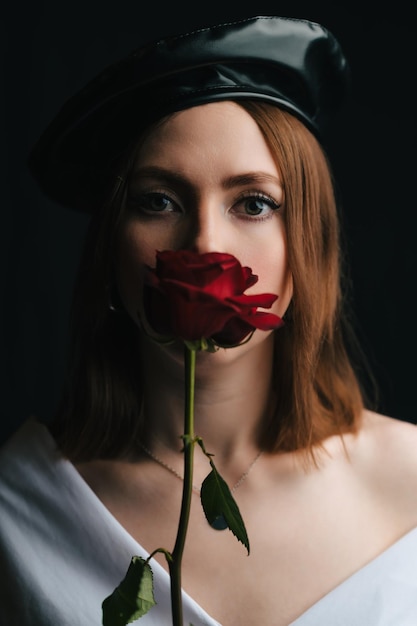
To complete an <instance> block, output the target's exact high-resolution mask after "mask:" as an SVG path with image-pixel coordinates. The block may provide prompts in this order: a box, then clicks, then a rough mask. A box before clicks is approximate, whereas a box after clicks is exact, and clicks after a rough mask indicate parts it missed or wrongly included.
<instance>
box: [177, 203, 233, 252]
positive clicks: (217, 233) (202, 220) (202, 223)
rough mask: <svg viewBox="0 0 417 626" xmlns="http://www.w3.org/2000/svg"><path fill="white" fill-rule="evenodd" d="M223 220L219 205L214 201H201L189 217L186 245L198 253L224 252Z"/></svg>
mask: <svg viewBox="0 0 417 626" xmlns="http://www.w3.org/2000/svg"><path fill="white" fill-rule="evenodd" d="M223 221H224V220H222V215H221V208H220V207H218V206H216V205H215V204H214V203H212V204H209V203H201V204H200V205H199V206H198V207H196V208H195V210H194V211H193V214H192V218H191V219H190V228H189V231H188V237H187V239H188V240H187V242H186V247H187V248H188V249H190V250H192V251H193V252H198V253H199V254H204V253H206V252H225V250H224V243H225V242H224V236H225V232H224V226H225V225H224V223H223Z"/></svg>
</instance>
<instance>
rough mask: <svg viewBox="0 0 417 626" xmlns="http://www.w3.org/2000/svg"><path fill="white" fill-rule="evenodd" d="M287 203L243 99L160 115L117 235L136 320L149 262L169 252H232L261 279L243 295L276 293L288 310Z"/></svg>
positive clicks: (124, 290)
mask: <svg viewBox="0 0 417 626" xmlns="http://www.w3.org/2000/svg"><path fill="white" fill-rule="evenodd" d="M283 201H284V197H283V190H282V186H281V181H280V176H279V173H278V171H277V167H276V165H275V163H274V160H273V158H272V155H271V153H270V150H269V148H268V146H267V144H266V142H265V140H264V138H263V136H262V134H261V132H260V130H259V128H258V126H257V124H256V123H255V121H254V120H253V119H252V118H251V117H250V115H249V114H248V113H247V112H246V111H244V110H243V109H242V108H241V107H239V106H238V105H237V104H235V103H233V102H218V103H211V104H206V105H202V106H198V107H194V108H191V109H188V110H185V111H181V112H179V113H176V114H174V115H173V116H170V117H169V118H167V119H166V120H164V121H163V122H162V123H161V124H160V125H158V126H157V127H156V128H155V129H154V130H153V131H152V133H150V134H149V135H148V136H147V137H146V138H145V140H144V141H143V142H142V143H141V145H140V149H139V152H138V155H137V159H136V162H135V165H134V169H133V173H132V176H131V179H130V182H129V189H128V200H127V207H126V216H125V219H124V222H123V225H122V228H121V233H120V239H119V259H118V287H119V291H120V295H121V298H122V301H123V303H124V305H125V307H126V309H127V310H128V312H129V314H130V315H131V316H132V318H133V319H134V320H137V311H138V308H139V300H140V297H141V289H140V285H141V277H142V271H143V267H144V265H145V264H146V265H150V266H154V265H155V253H156V250H167V249H170V250H173V249H191V250H195V251H197V252H200V253H205V252H227V253H229V254H233V255H234V256H235V257H236V258H237V259H238V260H239V261H240V263H241V264H242V265H246V266H249V267H251V268H252V271H253V273H254V274H257V275H258V277H259V280H258V282H257V283H256V285H254V286H253V287H252V288H251V289H249V290H248V291H247V292H246V293H266V292H268V293H274V294H277V295H278V296H279V297H278V300H277V301H276V302H275V304H274V305H273V308H271V309H270V311H271V312H273V313H276V314H278V315H280V316H281V317H282V316H283V314H284V313H285V311H286V309H287V307H288V304H289V302H290V299H291V294H292V279H291V274H290V271H289V268H288V262H287V250H286V235H285V227H284V220H283V211H284V204H283ZM257 332H260V331H257ZM255 334H256V333H255Z"/></svg>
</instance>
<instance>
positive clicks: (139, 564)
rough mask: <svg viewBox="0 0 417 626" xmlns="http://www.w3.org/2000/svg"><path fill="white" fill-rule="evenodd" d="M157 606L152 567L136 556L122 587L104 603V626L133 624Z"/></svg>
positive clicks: (121, 584) (117, 588)
mask: <svg viewBox="0 0 417 626" xmlns="http://www.w3.org/2000/svg"><path fill="white" fill-rule="evenodd" d="M155 604H156V602H155V598H154V595H153V575H152V570H151V566H150V565H149V563H148V562H147V561H145V560H144V559H142V558H141V557H139V556H134V557H132V560H131V562H130V565H129V568H128V570H127V573H126V576H125V577H124V579H123V580H122V582H121V583H120V585H119V586H118V587H116V589H115V590H114V591H113V593H112V594H111V595H110V596H108V597H107V598H106V599H105V600H104V601H103V603H102V609H103V626H125V625H126V624H131V623H132V622H134V621H135V620H137V619H138V618H139V617H142V616H143V615H145V613H147V612H148V611H149V609H151V608H152V607H153V606H154V605H155Z"/></svg>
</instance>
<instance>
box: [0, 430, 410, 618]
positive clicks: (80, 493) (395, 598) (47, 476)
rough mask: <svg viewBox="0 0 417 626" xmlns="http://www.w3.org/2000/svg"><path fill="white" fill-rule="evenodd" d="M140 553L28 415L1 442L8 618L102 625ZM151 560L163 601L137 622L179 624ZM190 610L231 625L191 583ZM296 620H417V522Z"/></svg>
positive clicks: (0, 561)
mask: <svg viewBox="0 0 417 626" xmlns="http://www.w3.org/2000/svg"><path fill="white" fill-rule="evenodd" d="M416 497H417V494H416ZM134 555H137V556H142V557H144V558H147V556H148V553H147V552H146V550H144V549H143V548H142V546H141V545H140V544H138V543H137V542H136V541H135V540H134V539H133V537H131V535H129V533H128V532H127V531H126V530H125V529H124V528H123V527H122V526H121V524H119V522H118V521H117V520H116V519H115V518H114V517H113V516H112V515H111V513H110V512H109V511H108V509H106V507H105V506H104V505H103V504H102V502H101V501H100V500H99V499H98V498H97V496H96V495H95V494H94V492H93V491H92V490H91V489H90V487H89V486H88V485H87V484H86V483H85V481H84V480H83V479H82V478H81V476H80V475H79V473H78V472H77V470H76V469H75V467H74V466H73V465H72V464H71V463H70V462H69V461H66V460H64V459H62V458H61V457H60V456H59V455H58V454H57V451H56V449H55V445H54V442H53V439H52V438H51V436H50V435H49V432H48V430H47V429H46V428H45V426H43V425H42V424H40V423H39V422H37V421H36V420H34V419H30V420H28V421H26V422H25V423H24V424H23V425H22V426H21V427H20V428H19V430H18V431H17V432H16V433H15V434H14V435H13V436H12V438H11V439H10V440H9V441H8V442H7V444H6V445H5V446H3V448H2V449H1V450H0V578H1V580H0V626H101V624H102V613H101V604H102V602H103V600H104V598H106V597H107V596H108V595H110V594H111V593H112V592H113V590H114V589H115V587H116V586H117V585H118V584H119V583H120V581H121V580H122V579H123V577H124V575H125V573H126V570H127V568H128V565H129V563H130V560H131V557H132V556H134ZM150 564H151V567H152V571H153V576H154V592H155V600H156V602H157V604H156V606H154V607H153V608H152V609H151V610H150V611H149V612H148V613H147V614H146V615H145V616H143V617H142V618H140V619H139V620H137V621H136V622H135V624H137V625H138V626H139V625H140V626H170V625H171V624H172V618H171V603H170V579H169V575H168V573H167V572H166V571H165V570H164V569H163V567H161V565H159V563H158V562H157V561H155V560H154V559H152V560H151V562H150ZM183 610H184V625H185V626H188V625H189V624H193V626H221V625H220V624H219V622H217V621H216V620H214V619H213V618H212V617H210V616H209V615H208V614H207V613H206V612H205V611H204V610H203V609H202V608H201V607H200V606H199V605H198V604H197V603H196V602H194V600H193V599H192V598H191V597H190V596H189V595H188V594H187V593H185V592H183ZM236 626H238V625H236ZM265 626H273V624H266V625H265ZM289 626H417V528H416V529H415V530H412V531H411V532H409V533H408V534H406V535H405V536H404V537H402V538H401V539H400V540H399V541H397V542H396V543H395V544H394V545H393V546H391V547H390V548H389V549H387V550H386V551H385V552H383V553H382V554H381V555H380V556H378V557H377V558H376V559H374V560H373V561H371V562H370V563H369V564H368V565H366V566H365V567H363V568H362V569H360V570H359V571H358V572H357V573H356V574H354V575H353V576H351V577H350V578H348V579H347V580H346V581H345V582H343V583H342V584H341V585H339V586H338V587H336V588H335V589H334V590H333V591H331V592H330V593H328V594H327V595H326V596H324V597H323V598H322V599H321V600H319V601H318V602H317V603H316V604H314V606H312V607H311V608H310V609H309V610H308V611H306V612H305V613H304V614H303V615H302V616H301V617H299V618H298V619H296V620H295V621H294V622H292V624H290V625H289Z"/></svg>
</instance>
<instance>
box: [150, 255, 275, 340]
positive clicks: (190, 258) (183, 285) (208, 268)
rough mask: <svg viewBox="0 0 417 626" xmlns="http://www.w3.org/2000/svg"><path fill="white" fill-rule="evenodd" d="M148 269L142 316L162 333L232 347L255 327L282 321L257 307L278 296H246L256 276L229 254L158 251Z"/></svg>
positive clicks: (266, 305)
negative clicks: (210, 341) (153, 262)
mask: <svg viewBox="0 0 417 626" xmlns="http://www.w3.org/2000/svg"><path fill="white" fill-rule="evenodd" d="M147 270H148V272H147V279H146V286H145V312H146V317H147V319H148V321H149V323H150V325H151V326H152V327H153V328H154V330H156V331H157V332H158V333H161V334H163V335H170V336H172V335H174V336H175V337H179V338H181V339H183V340H185V341H199V340H201V339H209V340H212V341H214V342H215V343H216V344H217V345H221V346H232V345H236V344H238V343H240V342H242V341H243V339H245V338H246V337H247V336H248V335H249V334H250V333H252V332H253V331H254V330H255V329H256V328H259V329H261V330H272V329H275V328H278V327H279V326H281V325H282V324H283V321H282V320H281V318H280V317H278V316H277V315H274V314H272V313H265V312H261V311H258V310H257V308H258V307H263V308H270V307H271V306H272V304H273V303H274V302H275V300H276V299H277V298H278V296H276V295H274V294H268V293H264V294H259V295H245V294H244V292H245V291H246V289H248V288H249V287H251V286H252V285H254V284H255V283H256V282H257V281H258V277H257V276H255V275H254V274H252V270H251V269H250V268H249V267H242V265H241V264H240V263H239V261H238V260H237V259H236V258H235V257H234V256H233V255H231V254H224V253H220V252H209V253H206V254H198V253H195V252H191V251H188V250H178V251H170V250H166V251H163V252H157V255H156V267H155V268H151V267H148V268H147Z"/></svg>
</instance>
